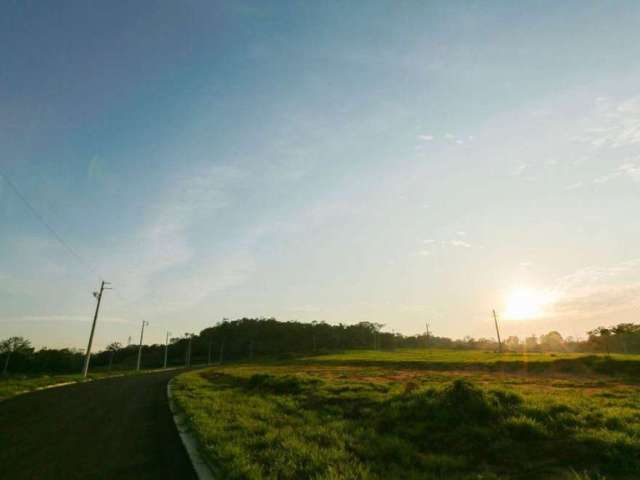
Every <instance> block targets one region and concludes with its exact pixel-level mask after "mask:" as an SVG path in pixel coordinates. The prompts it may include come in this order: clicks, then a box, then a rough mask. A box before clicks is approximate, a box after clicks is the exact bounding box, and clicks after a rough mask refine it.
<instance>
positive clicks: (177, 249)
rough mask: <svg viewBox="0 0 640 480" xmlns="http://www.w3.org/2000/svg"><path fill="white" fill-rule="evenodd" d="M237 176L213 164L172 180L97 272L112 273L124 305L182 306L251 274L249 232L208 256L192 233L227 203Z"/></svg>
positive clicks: (229, 170)
mask: <svg viewBox="0 0 640 480" xmlns="http://www.w3.org/2000/svg"><path fill="white" fill-rule="evenodd" d="M243 178H244V175H243V173H242V172H241V171H239V170H238V169H236V168H233V167H229V166H219V165H216V166H205V167H201V168H200V169H197V170H192V171H190V173H189V174H183V175H182V176H179V177H178V180H177V181H175V182H174V183H173V184H172V186H171V187H170V188H169V189H168V190H167V191H166V192H165V193H164V195H163V198H162V201H161V202H159V203H158V205H157V206H155V207H153V208H151V209H150V211H149V213H148V214H145V216H146V217H149V218H150V220H149V221H148V222H147V223H146V224H145V225H143V226H142V227H141V228H140V230H139V231H138V232H137V233H136V234H134V235H133V236H132V237H131V238H129V239H128V241H126V242H125V243H124V245H123V246H122V247H121V249H120V251H119V252H118V253H117V254H116V255H115V256H114V257H111V258H109V259H107V260H106V261H105V264H104V265H103V267H102V268H101V269H100V270H101V271H105V272H107V273H109V272H112V273H113V275H111V276H110V278H113V280H114V282H115V281H117V283H118V290H119V292H126V293H125V296H126V299H125V301H126V302H128V303H131V302H133V303H136V302H140V303H143V302H142V299H145V302H144V304H145V305H146V306H145V308H149V307H148V304H149V303H151V304H156V307H152V308H160V307H162V308H163V309H167V308H169V309H173V308H182V307H186V306H190V305H194V304H196V303H198V302H200V301H202V300H203V299H204V298H205V297H206V296H207V295H209V294H211V293H213V292H217V291H220V290H223V289H225V288H229V287H232V286H235V285H238V284H239V283H241V282H242V281H243V280H244V279H245V278H246V277H247V276H248V275H249V274H250V273H251V272H252V271H253V269H254V262H253V256H252V254H251V242H252V238H251V233H250V234H249V235H248V237H247V239H246V241H240V242H238V243H236V244H234V245H233V246H232V247H231V248H232V250H231V251H225V252H222V251H216V252H215V253H213V254H211V253H210V251H209V250H208V248H207V247H206V246H202V245H198V244H197V243H196V242H195V240H197V238H198V235H196V234H195V229H197V228H201V227H202V225H206V224H207V223H210V222H211V221H212V219H213V218H215V215H216V214H217V213H218V212H220V211H222V210H223V209H225V208H227V207H228V206H229V205H231V204H232V203H233V197H232V190H233V188H234V187H235V186H236V185H237V184H238V183H239V182H240V181H242V179H243ZM196 259H197V262H196ZM106 262H108V263H106ZM122 272H125V275H122ZM151 299H153V300H152V301H149V300H151Z"/></svg>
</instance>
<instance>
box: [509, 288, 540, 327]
mask: <svg viewBox="0 0 640 480" xmlns="http://www.w3.org/2000/svg"><path fill="white" fill-rule="evenodd" d="M549 301H550V298H549V295H548V294H546V293H545V292H541V291H537V290H533V289H530V288H517V289H515V290H512V291H511V292H510V293H509V295H507V298H506V302H505V309H504V312H503V316H504V318H506V319H508V320H529V319H532V318H538V317H541V316H542V315H544V313H545V312H544V308H545V306H546V305H547V304H548V303H549Z"/></svg>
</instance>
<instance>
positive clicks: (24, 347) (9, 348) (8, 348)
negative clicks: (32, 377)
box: [0, 337, 33, 375]
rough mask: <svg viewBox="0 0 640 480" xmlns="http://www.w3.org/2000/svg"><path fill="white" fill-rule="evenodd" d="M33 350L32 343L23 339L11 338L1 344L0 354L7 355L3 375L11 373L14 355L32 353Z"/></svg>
mask: <svg viewBox="0 0 640 480" xmlns="http://www.w3.org/2000/svg"><path fill="white" fill-rule="evenodd" d="M32 351H33V348H32V347H31V342H30V341H29V340H27V339H26V338H23V337H9V338H7V339H6V340H2V341H1V342H0V353H3V354H5V355H6V356H5V358H4V368H3V369H2V374H3V375H7V373H8V372H9V359H10V358H11V355H13V354H14V353H31V352H32Z"/></svg>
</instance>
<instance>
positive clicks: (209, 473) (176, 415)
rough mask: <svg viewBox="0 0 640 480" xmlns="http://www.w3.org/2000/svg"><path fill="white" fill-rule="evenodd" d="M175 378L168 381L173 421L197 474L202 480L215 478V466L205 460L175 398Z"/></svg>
mask: <svg viewBox="0 0 640 480" xmlns="http://www.w3.org/2000/svg"><path fill="white" fill-rule="evenodd" d="M174 380H175V377H174V378H172V379H171V380H169V383H167V399H168V400H169V409H170V410H171V414H172V415H173V421H174V423H175V424H176V428H177V429H178V434H179V435H180V440H182V444H183V445H184V448H185V450H186V451H187V454H188V455H189V459H190V460H191V464H192V465H193V469H194V470H195V471H196V475H197V476H198V478H199V479H200V480H215V476H214V475H213V467H212V466H211V465H210V464H209V462H207V461H206V460H205V458H204V457H203V456H202V454H201V453H200V447H199V444H198V441H197V440H196V437H195V436H194V435H193V434H192V433H191V429H190V428H189V423H188V421H187V418H186V415H185V414H184V412H183V411H182V410H181V409H180V407H179V406H178V404H177V403H176V401H175V400H174V398H173V392H172V389H173V385H172V384H173V381H174Z"/></svg>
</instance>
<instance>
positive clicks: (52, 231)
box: [0, 170, 102, 280]
mask: <svg viewBox="0 0 640 480" xmlns="http://www.w3.org/2000/svg"><path fill="white" fill-rule="evenodd" d="M0 176H2V178H4V181H5V182H7V185H9V187H11V190H13V192H14V193H15V194H16V196H17V197H18V198H19V199H20V200H21V201H22V203H24V204H25V206H26V207H27V209H29V211H30V212H31V213H32V214H33V216H34V217H36V218H37V219H38V220H40V222H41V223H42V224H43V225H44V226H45V228H46V229H47V230H48V231H49V233H50V234H51V235H53V237H54V238H55V239H56V240H57V241H58V243H60V245H62V246H63V247H64V248H65V249H66V250H67V253H69V254H70V255H71V256H72V257H74V258H75V259H76V260H77V261H78V262H80V263H81V264H82V265H83V266H84V267H86V268H89V269H90V270H91V271H92V272H93V273H95V274H96V275H97V276H98V278H99V279H100V280H102V276H101V275H100V273H99V272H98V271H97V270H96V269H95V268H94V267H93V266H92V265H91V264H89V263H88V262H87V261H86V260H85V259H84V258H83V257H82V256H81V255H80V254H78V253H76V251H75V250H74V249H73V248H71V246H70V245H69V244H68V243H67V242H66V241H65V240H64V238H62V235H60V234H59V233H58V232H57V231H56V229H55V228H53V227H52V226H51V225H50V224H49V222H47V221H46V220H45V218H44V217H43V216H42V215H41V214H40V213H39V212H38V210H36V208H35V207H34V206H33V205H32V204H31V202H29V200H28V199H27V197H25V196H24V195H23V194H22V192H20V189H18V187H17V186H16V185H15V183H13V182H12V181H11V179H10V178H9V176H8V175H7V174H6V173H4V172H3V171H1V170H0Z"/></svg>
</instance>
